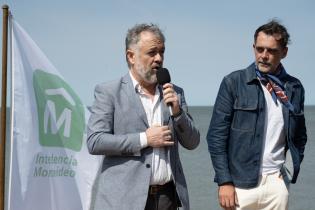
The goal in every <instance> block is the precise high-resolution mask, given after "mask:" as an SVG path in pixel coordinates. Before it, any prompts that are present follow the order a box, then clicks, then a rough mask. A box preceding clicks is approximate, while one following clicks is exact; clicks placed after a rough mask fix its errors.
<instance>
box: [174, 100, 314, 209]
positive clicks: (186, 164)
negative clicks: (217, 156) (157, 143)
mask: <svg viewBox="0 0 315 210" xmlns="http://www.w3.org/2000/svg"><path fill="white" fill-rule="evenodd" d="M189 113H190V114H191V115H192V117H193V119H194V122H195V124H196V126H197V127H198V128H199V131H200V134H201V139H200V145H199V146H198V147H197V148H196V149H195V150H186V149H184V148H181V149H180V157H181V162H182V165H183V168H184V173H185V176H186V181H187V185H188V191H189V198H190V205H191V210H221V208H220V206H219V203H218V191H217V190H218V187H217V184H216V183H214V182H213V178H214V170H213V167H212V163H211V159H210V155H209V152H208V145H207V142H206V135H207V131H208V127H209V123H210V119H211V115H212V107H206V106H193V107H189ZM304 113H305V119H306V126H307V135H308V142H307V144H306V148H305V152H304V154H305V157H304V160H303V162H302V166H301V171H300V174H299V177H298V180H297V183H296V184H291V185H290V190H289V193H290V195H289V209H290V210H315V204H314V203H313V201H314V202H315V187H314V186H315V158H314V154H315V143H314V138H315V106H306V107H305V112H304Z"/></svg>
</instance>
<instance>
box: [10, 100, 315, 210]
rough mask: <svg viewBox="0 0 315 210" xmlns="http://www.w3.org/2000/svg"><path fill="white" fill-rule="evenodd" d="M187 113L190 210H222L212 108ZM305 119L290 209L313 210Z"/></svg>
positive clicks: (314, 181)
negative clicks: (191, 134) (195, 138)
mask: <svg viewBox="0 0 315 210" xmlns="http://www.w3.org/2000/svg"><path fill="white" fill-rule="evenodd" d="M8 113H9V112H8ZM189 113H190V114H191V115H192V117H193V119H194V122H195V124H196V126H197V127H198V128H199V131H200V134H201V139H200V144H199V146H198V147H197V148H196V149H195V150H186V149H184V148H182V147H180V158H181V162H182V165H183V169H184V173H185V176H186V181H187V185H188V191H189V197H190V205H191V210H221V208H220V206H219V203H218V198H217V194H218V192H217V189H218V188H217V184H216V183H214V182H213V178H214V170H213V167H212V164H211V159H210V155H209V152H208V146H207V142H206V135H207V131H208V127H209V123H210V119H211V115H212V107H210V106H191V107H189ZM8 116H9V115H8ZM305 119H306V126H307V135H308V142H307V144H306V148H305V157H304V160H303V162H302V166H301V171H300V174H299V177H298V180H297V183H296V184H291V185H290V198H289V210H315V204H314V203H313V201H314V202H315V187H314V186H315V158H314V154H315V143H314V138H315V106H306V107H305ZM7 123H9V122H7ZM8 127H9V125H7V128H8ZM7 151H8V147H7ZM6 184H7V183H6Z"/></svg>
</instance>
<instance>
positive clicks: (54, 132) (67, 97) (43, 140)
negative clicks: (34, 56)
mask: <svg viewBox="0 0 315 210" xmlns="http://www.w3.org/2000/svg"><path fill="white" fill-rule="evenodd" d="M33 87H34V91H35V96H36V102H37V113H38V124H39V126H38V129H39V143H40V144H41V145H42V146H47V147H63V148H68V149H71V150H74V151H80V150H81V147H82V141H83V133H84V127H85V118H84V107H83V105H82V103H81V100H80V98H79V97H78V96H77V95H76V94H75V92H74V91H73V90H72V89H71V88H70V86H69V85H68V84H67V83H66V82H65V81H64V80H63V79H61V78H60V77H58V76H57V75H54V74H50V73H47V72H45V71H42V70H36V71H35V72H34V75H33Z"/></svg>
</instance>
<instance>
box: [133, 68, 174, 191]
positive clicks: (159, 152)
mask: <svg viewBox="0 0 315 210" xmlns="http://www.w3.org/2000/svg"><path fill="white" fill-rule="evenodd" d="M129 74H130V77H131V79H132V83H133V86H134V88H135V91H136V93H137V95H138V96H139V97H140V100H141V102H142V105H143V108H144V110H145V113H146V116H147V120H148V123H149V126H150V127H152V126H161V125H162V122H163V121H162V112H161V103H163V101H162V102H161V101H160V91H159V89H158V86H156V89H155V95H154V99H153V101H152V100H151V99H150V97H149V96H148V95H146V93H145V92H144V91H143V89H142V87H141V86H140V84H139V83H138V82H137V80H136V79H135V78H134V77H133V75H132V74H131V72H130V71H129ZM140 144H141V147H142V148H145V147H147V146H148V141H147V136H146V134H145V132H142V133H140ZM171 179H172V171H171V166H170V160H169V156H168V154H167V149H166V148H165V147H161V148H153V154H152V163H151V179H150V185H163V184H165V183H167V182H169V181H171Z"/></svg>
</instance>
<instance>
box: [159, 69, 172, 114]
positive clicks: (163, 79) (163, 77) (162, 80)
mask: <svg viewBox="0 0 315 210" xmlns="http://www.w3.org/2000/svg"><path fill="white" fill-rule="evenodd" d="M156 79H157V82H158V84H159V85H161V86H163V85H164V84H166V83H170V82H171V76H170V73H169V72H168V70H167V68H162V67H161V68H159V69H158V70H157V72H156ZM166 105H167V106H168V108H169V110H170V113H171V115H172V116H173V111H172V108H171V106H172V103H167V104H166Z"/></svg>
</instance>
